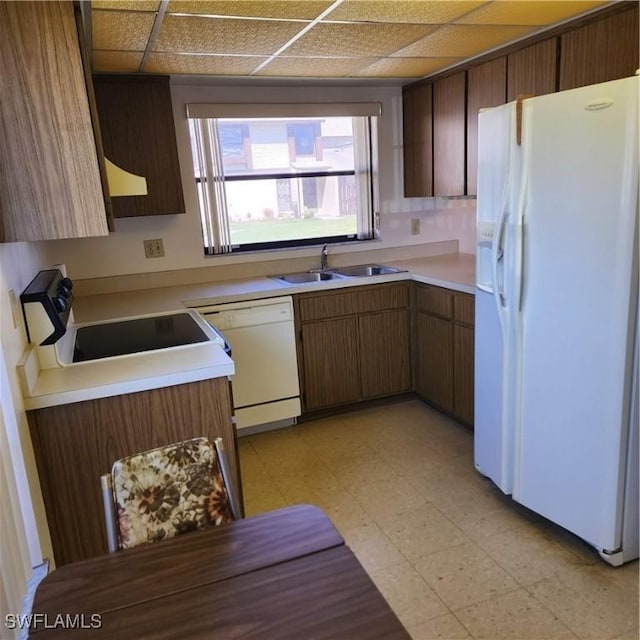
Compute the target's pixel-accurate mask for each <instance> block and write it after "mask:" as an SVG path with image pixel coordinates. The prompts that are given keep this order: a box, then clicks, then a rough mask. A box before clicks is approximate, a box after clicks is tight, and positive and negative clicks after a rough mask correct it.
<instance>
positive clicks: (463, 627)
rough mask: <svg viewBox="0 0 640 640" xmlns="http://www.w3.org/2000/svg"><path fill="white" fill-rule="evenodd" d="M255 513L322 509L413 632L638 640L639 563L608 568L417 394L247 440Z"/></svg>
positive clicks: (248, 494) (245, 458) (425, 638)
mask: <svg viewBox="0 0 640 640" xmlns="http://www.w3.org/2000/svg"><path fill="white" fill-rule="evenodd" d="M240 464H241V471H242V481H243V488H244V498H245V508H246V512H247V515H253V514H256V513H261V512H264V511H267V510H270V509H275V508H279V507H283V506H286V505H290V504H297V503H309V504H315V505H317V506H319V507H321V508H322V509H323V510H324V511H325V512H326V513H327V515H328V516H329V517H330V518H331V520H332V521H333V523H334V524H335V525H336V527H337V528H338V530H339V531H340V533H341V534H342V536H343V537H344V538H345V540H346V543H347V544H348V545H349V546H350V547H351V549H352V550H353V551H354V553H355V554H356V556H357V557H358V559H359V560H360V562H361V563H362V565H363V566H364V568H365V569H366V570H367V572H368V573H369V575H370V576H371V578H372V579H373V581H374V582H375V583H376V585H377V586H378V589H379V590H380V591H381V592H382V594H383V596H384V597H385V598H386V600H387V601H388V602H389V604H390V606H391V607H392V608H393V610H394V611H395V612H396V614H397V615H398V617H399V618H400V620H401V621H402V623H403V624H404V626H405V627H406V628H407V630H408V631H409V633H410V634H411V636H412V638H414V640H431V639H432V638H447V639H449V640H457V639H462V638H477V639H478V640H480V639H483V640H484V639H486V640H501V639H504V640H520V639H522V640H555V639H556V638H557V639H560V638H572V639H575V638H580V639H584V640H614V639H618V640H623V639H624V640H632V639H633V640H638V638H639V636H640V633H639V630H638V561H635V562H632V563H629V564H627V565H624V566H623V567H619V568H613V567H610V566H609V565H607V564H605V563H604V562H603V561H602V560H601V559H600V558H599V557H598V555H597V553H596V552H595V551H594V550H592V549H591V548H590V547H589V546H588V545H586V544H585V543H583V542H582V541H581V540H579V539H578V538H576V537H575V536H573V535H572V534H570V533H568V532H567V531H565V530H563V529H561V528H560V527H558V526H556V525H554V524H552V523H550V522H548V521H546V520H544V519H542V518H541V517H539V516H537V515H536V514H534V513H532V512H531V511H528V510H527V509H525V508H523V507H521V506H520V505H518V504H516V503H514V502H513V501H511V500H510V499H508V498H506V497H505V496H504V495H502V494H501V493H500V491H499V490H497V489H496V488H495V487H494V486H493V485H492V483H491V482H489V481H488V480H486V479H485V478H483V477H482V476H480V475H479V474H478V473H477V472H476V471H475V469H474V467H473V433H472V431H471V430H470V429H468V428H467V427H464V426H462V425H460V424H458V423H457V422H455V421H453V420H450V419H449V418H447V417H445V416H443V415H442V414H440V413H438V412H437V411H434V410H433V409H431V408H429V407H428V406H426V405H424V404H423V403H421V402H420V401H418V400H405V401H402V402H398V403H394V404H387V405H382V406H376V407H371V408H366V409H363V410H360V411H356V412H352V413H345V414H343V415H339V416H335V417H330V418H324V419H320V420H316V421H312V422H306V423H303V424H300V425H297V426H294V427H289V428H285V429H279V430H277V431H270V432H264V433H261V434H256V435H252V436H247V437H243V438H240Z"/></svg>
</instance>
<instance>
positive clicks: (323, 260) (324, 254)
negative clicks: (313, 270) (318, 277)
mask: <svg viewBox="0 0 640 640" xmlns="http://www.w3.org/2000/svg"><path fill="white" fill-rule="evenodd" d="M328 257H329V251H327V245H326V244H325V245H324V246H323V247H322V251H321V252H320V269H321V270H322V271H324V270H325V269H326V268H327V266H328Z"/></svg>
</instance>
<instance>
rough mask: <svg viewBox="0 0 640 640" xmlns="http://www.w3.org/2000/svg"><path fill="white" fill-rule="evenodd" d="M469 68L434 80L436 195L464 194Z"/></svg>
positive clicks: (434, 180) (434, 183) (434, 193)
mask: <svg viewBox="0 0 640 640" xmlns="http://www.w3.org/2000/svg"><path fill="white" fill-rule="evenodd" d="M465 93H466V72H465V71H460V72H458V73H456V74H454V75H452V76H447V77H445V78H442V79H440V80H436V81H435V82H434V83H433V195H434V196H463V195H464V194H465V124H466V123H465V113H466V105H465Z"/></svg>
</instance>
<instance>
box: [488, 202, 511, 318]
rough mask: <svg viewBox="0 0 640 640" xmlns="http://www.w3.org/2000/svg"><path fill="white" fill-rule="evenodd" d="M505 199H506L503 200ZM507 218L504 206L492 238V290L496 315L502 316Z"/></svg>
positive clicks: (504, 302) (504, 303) (507, 213)
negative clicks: (500, 271)
mask: <svg viewBox="0 0 640 640" xmlns="http://www.w3.org/2000/svg"><path fill="white" fill-rule="evenodd" d="M505 199H506V198H505ZM508 217H509V212H508V211H507V208H506V203H505V206H503V208H502V213H501V214H500V219H499V221H498V228H497V230H496V235H495V237H494V238H493V247H492V254H493V256H492V267H493V269H492V279H493V290H494V292H495V298H496V304H497V306H498V314H500V315H501V314H502V311H503V310H504V309H505V307H506V300H505V295H504V230H505V225H506V223H507V218H508ZM500 269H502V270H503V275H502V281H500V278H499V273H498V272H499V270H500Z"/></svg>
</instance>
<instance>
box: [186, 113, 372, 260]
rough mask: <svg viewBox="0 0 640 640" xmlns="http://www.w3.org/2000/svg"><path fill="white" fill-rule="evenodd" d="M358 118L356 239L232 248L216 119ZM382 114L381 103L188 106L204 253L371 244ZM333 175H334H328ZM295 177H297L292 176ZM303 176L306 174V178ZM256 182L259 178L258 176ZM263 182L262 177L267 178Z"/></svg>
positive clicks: (294, 241)
mask: <svg viewBox="0 0 640 640" xmlns="http://www.w3.org/2000/svg"><path fill="white" fill-rule="evenodd" d="M331 116H333V117H337V116H347V117H353V118H356V119H355V120H354V121H353V122H354V128H353V135H354V147H355V148H356V149H359V150H360V151H361V152H360V153H356V154H355V167H354V175H355V177H356V189H357V198H358V205H359V206H358V214H357V226H358V232H357V234H354V235H353V236H351V235H350V236H330V237H325V238H310V239H301V240H292V239H289V240H287V239H283V240H282V241H276V242H268V243H261V244H252V243H248V244H245V245H232V244H231V234H230V226H229V216H228V211H227V199H226V188H225V176H224V171H223V163H222V153H221V147H220V140H219V136H218V128H217V121H218V119H222V118H233V119H243V118H270V117H271V118H300V117H331ZM380 116H381V105H380V104H379V103H361V102H358V103H316V104H307V103H305V104H302V103H295V104H280V103H278V104H276V103H267V104H257V103H251V104H236V103H233V104H230V103H222V104H188V105H187V118H188V122H189V130H190V137H191V144H192V146H193V149H192V157H193V159H194V172H195V176H196V184H197V190H198V202H199V207H200V215H201V222H202V232H203V243H204V252H205V254H206V255H218V254H228V253H231V252H235V251H255V250H262V249H273V248H279V247H285V246H286V247H293V246H295V247H303V246H309V245H316V244H319V243H325V242H348V241H356V240H369V239H373V238H374V237H375V236H376V235H377V229H376V228H375V224H376V221H377V216H376V215H375V214H374V209H375V206H376V203H375V194H376V189H375V184H374V180H375V173H374V165H376V164H377V149H376V140H377V137H376V135H375V131H374V128H375V127H374V122H375V118H377V117H380ZM328 175H331V172H329V173H328ZM291 177H294V176H293V175H292V176H291ZM303 177H304V176H303ZM256 179H259V177H258V176H256ZM263 179H264V177H263Z"/></svg>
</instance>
